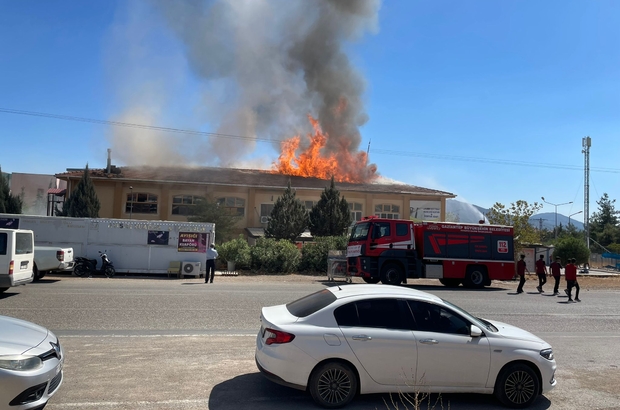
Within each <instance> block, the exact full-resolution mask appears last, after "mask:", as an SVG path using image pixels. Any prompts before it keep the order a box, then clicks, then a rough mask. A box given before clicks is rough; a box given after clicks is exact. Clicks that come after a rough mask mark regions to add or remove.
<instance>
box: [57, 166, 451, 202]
mask: <svg viewBox="0 0 620 410" xmlns="http://www.w3.org/2000/svg"><path fill="white" fill-rule="evenodd" d="M89 171H90V172H89V175H90V177H91V178H92V179H94V180H100V179H114V180H124V181H127V182H167V183H181V184H200V185H203V184H214V185H227V186H243V187H261V188H274V189H282V187H285V186H287V184H288V182H289V180H290V182H291V187H292V188H294V189H321V190H322V189H324V188H326V187H327V186H329V181H326V180H324V179H319V178H308V177H301V176H290V175H284V174H277V173H274V172H271V171H267V170H259V169H237V168H212V167H151V166H138V167H116V166H112V168H111V171H110V172H109V173H107V172H106V170H105V169H90V170H89ZM83 174H84V170H75V169H71V170H67V172H64V173H60V174H56V177H57V178H59V179H64V180H69V179H77V178H81V177H82V175H83ZM336 188H337V189H338V190H339V191H357V192H368V193H389V194H412V195H432V196H442V197H446V198H454V197H455V196H456V195H454V194H452V193H450V192H445V191H439V190H436V189H429V188H422V187H418V186H414V185H406V184H380V183H361V184H357V183H350V182H336Z"/></svg>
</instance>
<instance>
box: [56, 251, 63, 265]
mask: <svg viewBox="0 0 620 410" xmlns="http://www.w3.org/2000/svg"><path fill="white" fill-rule="evenodd" d="M56 259H58V260H59V261H60V262H63V261H64V260H65V251H56Z"/></svg>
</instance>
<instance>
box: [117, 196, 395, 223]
mask: <svg viewBox="0 0 620 410" xmlns="http://www.w3.org/2000/svg"><path fill="white" fill-rule="evenodd" d="M157 199H158V197H157V195H155V194H149V193H131V194H127V201H126V202H125V212H126V213H134V214H156V213H157ZM201 199H204V197H201V196H195V195H175V196H173V197H172V215H185V216H187V215H191V214H192V213H193V210H194V207H195V206H196V204H197V203H198V201H200V200H201ZM217 203H218V204H219V205H220V206H222V207H224V208H225V209H226V210H227V211H228V212H229V213H230V214H231V215H234V216H243V215H245V205H246V202H245V199H243V198H237V197H224V198H218V199H217ZM303 204H304V206H305V207H306V209H307V210H308V211H310V210H311V209H312V208H313V207H314V206H315V205H316V204H317V201H303ZM349 210H350V212H351V219H352V220H353V221H361V220H362V216H363V215H362V204H361V203H359V202H349ZM271 211H273V204H261V209H260V214H261V216H269V215H271ZM399 212H400V207H399V206H398V205H391V204H380V205H375V216H379V217H381V218H388V219H399V218H400V213H399Z"/></svg>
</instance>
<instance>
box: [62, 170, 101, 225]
mask: <svg viewBox="0 0 620 410" xmlns="http://www.w3.org/2000/svg"><path fill="white" fill-rule="evenodd" d="M100 208H101V203H100V202H99V198H97V193H96V192H95V185H94V184H93V181H92V179H90V172H89V171H88V164H86V168H84V174H83V175H82V179H80V182H78V184H77V186H76V187H75V189H74V190H73V192H71V196H69V197H68V198H67V200H66V201H65V202H64V203H63V204H62V210H61V211H57V212H56V215H58V216H69V217H71V218H99V209H100Z"/></svg>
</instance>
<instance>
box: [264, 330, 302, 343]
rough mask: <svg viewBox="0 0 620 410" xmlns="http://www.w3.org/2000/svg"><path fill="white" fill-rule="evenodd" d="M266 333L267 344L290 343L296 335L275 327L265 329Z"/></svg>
mask: <svg viewBox="0 0 620 410" xmlns="http://www.w3.org/2000/svg"><path fill="white" fill-rule="evenodd" d="M265 335H266V336H267V340H265V344H268V345H272V344H282V343H289V342H292V341H293V339H295V335H293V334H290V333H286V332H282V331H280V330H275V329H265Z"/></svg>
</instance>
